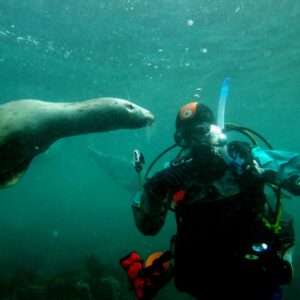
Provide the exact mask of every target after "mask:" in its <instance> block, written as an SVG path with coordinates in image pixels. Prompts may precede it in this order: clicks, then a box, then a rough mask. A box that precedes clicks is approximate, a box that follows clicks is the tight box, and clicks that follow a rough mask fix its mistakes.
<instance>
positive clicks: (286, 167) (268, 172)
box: [252, 148, 300, 196]
mask: <svg viewBox="0 0 300 300" xmlns="http://www.w3.org/2000/svg"><path fill="white" fill-rule="evenodd" d="M252 153H253V155H254V157H255V159H256V160H257V161H258V162H259V163H260V165H261V167H262V168H263V169H264V178H265V180H266V182H268V183H272V184H277V185H279V186H281V187H282V188H284V189H286V190H287V191H289V192H290V193H292V194H294V195H296V196H299V195H300V155H299V154H297V153H293V152H285V151H278V150H262V149H260V148H254V149H253V150H252Z"/></svg>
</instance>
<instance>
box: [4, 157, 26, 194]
mask: <svg viewBox="0 0 300 300" xmlns="http://www.w3.org/2000/svg"><path fill="white" fill-rule="evenodd" d="M30 162H31V160H28V161H26V162H23V163H21V164H17V165H16V168H15V169H12V170H9V172H6V173H4V172H1V170H0V189H3V188H8V187H11V186H13V185H15V184H16V183H17V182H18V181H19V180H20V179H21V178H22V177H23V175H24V173H25V172H26V170H27V168H28V167H29V165H30Z"/></svg>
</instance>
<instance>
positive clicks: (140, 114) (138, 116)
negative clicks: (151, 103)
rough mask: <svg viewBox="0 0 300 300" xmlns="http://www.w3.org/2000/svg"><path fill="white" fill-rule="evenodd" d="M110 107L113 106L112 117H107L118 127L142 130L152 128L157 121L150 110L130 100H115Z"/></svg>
mask: <svg viewBox="0 0 300 300" xmlns="http://www.w3.org/2000/svg"><path fill="white" fill-rule="evenodd" d="M108 99H109V98H108ZM110 105H111V106H112V110H111V115H110V116H109V115H107V117H109V118H110V119H111V120H110V121H112V122H113V123H115V125H118V127H121V128H128V129H133V128H141V127H145V126H150V125H152V124H153V122H154V121H155V118H154V115H153V114H152V113H151V112H150V111H149V110H147V109H145V108H143V107H141V106H139V105H136V104H134V103H132V102H130V101H128V100H123V99H115V98H113V99H112V101H111V104H110Z"/></svg>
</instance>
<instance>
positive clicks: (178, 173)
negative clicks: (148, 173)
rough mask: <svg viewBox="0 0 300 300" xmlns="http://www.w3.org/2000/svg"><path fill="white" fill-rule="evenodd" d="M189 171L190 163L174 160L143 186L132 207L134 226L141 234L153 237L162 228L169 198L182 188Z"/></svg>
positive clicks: (170, 199) (168, 205)
mask: <svg viewBox="0 0 300 300" xmlns="http://www.w3.org/2000/svg"><path fill="white" fill-rule="evenodd" d="M190 170H191V163H190V162H188V163H187V162H186V161H185V159H183V158H181V159H179V160H177V159H176V160H174V161H172V162H170V166H169V167H168V168H166V169H164V170H162V171H160V172H157V173H156V174H155V175H154V176H153V177H151V178H150V179H149V180H147V182H146V183H145V184H144V187H143V191H142V193H141V197H140V199H136V198H135V199H134V201H133V205H132V206H133V208H132V209H133V215H134V219H135V223H136V226H137V227H138V228H139V230H140V231H141V232H142V233H143V234H145V235H155V234H156V233H157V232H158V231H159V230H160V229H161V228H162V226H163V225H164V223H165V219H166V215H167V212H168V209H169V208H170V205H171V201H172V198H171V196H172V195H174V194H175V193H176V192H177V191H179V190H180V189H181V188H182V187H183V184H184V181H185V180H186V178H187V175H188V173H189V172H190ZM135 200H137V201H135Z"/></svg>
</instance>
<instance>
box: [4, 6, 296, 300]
mask: <svg viewBox="0 0 300 300" xmlns="http://www.w3.org/2000/svg"><path fill="white" fill-rule="evenodd" d="M299 20H300V2H299V1H296V0H293V1H291V0H290V1H288V0H281V1H279V0H273V1H272V0H260V1H258V0H249V1H241V0H239V1H238V0H220V1H216V0H209V1H208V0H207V1H200V0H198V1H196V0H193V1H191V0H190V1H189V0H185V1H184V0H169V1H167V0H160V1H158V0H156V1H155V0H149V1H138V0H134V1H132V0H126V1H125V0H102V1H100V0H98V1H96V0H86V1H79V0H75V1H74V0H73V1H69V0H65V1H58V0H35V1H25V0H10V1H4V0H1V1H0V72H1V80H0V85H1V98H0V103H5V102H7V101H10V100H15V99H25V98H31V99H43V100H49V101H58V102H60V101H78V100H84V99H90V98H96V97H106V96H109V97H119V98H125V99H129V100H131V101H133V102H135V103H137V104H139V105H141V106H144V107H145V108H147V109H149V110H151V111H152V112H153V113H154V114H155V116H156V120H157V121H156V124H155V125H154V126H153V127H152V129H151V131H150V132H149V131H147V130H146V129H139V130H133V131H129V130H120V131H115V132H109V133H105V134H91V135H86V136H80V137H74V138H69V139H65V140H62V141H59V142H57V143H56V144H54V145H53V146H52V147H51V148H50V150H49V151H48V152H47V153H44V154H42V155H40V157H37V158H36V159H35V160H34V161H33V163H32V164H31V166H30V168H29V170H28V171H27V172H26V174H25V176H24V177H23V178H22V180H21V181H20V182H19V183H18V184H17V185H16V186H14V187H12V188H10V189H5V190H1V191H0V198H1V199H0V200H1V203H0V205H1V210H0V239H1V247H0V269H1V270H2V272H4V270H7V269H14V268H16V267H17V266H19V265H22V266H29V267H32V268H36V269H37V270H38V272H39V273H40V274H48V273H51V272H53V273H54V272H57V271H60V270H62V269H68V268H73V267H77V266H78V265H80V263H81V262H82V259H83V258H84V257H85V256H87V255H89V254H95V255H96V256H100V257H101V258H102V259H103V260H104V261H105V262H108V263H110V264H112V265H117V264H118V260H119V258H120V257H122V256H124V255H125V254H127V253H128V252H129V251H131V250H137V251H139V252H140V253H141V254H143V255H144V256H145V255H148V254H149V253H151V251H156V250H164V249H166V248H167V247H168V245H169V238H170V237H171V235H172V234H173V233H174V231H175V224H174V220H173V216H172V215H170V217H169V218H168V220H167V221H168V222H167V224H166V226H165V228H164V229H163V230H162V232H161V233H159V235H158V236H157V237H152V238H149V237H144V236H142V235H141V234H140V233H139V232H138V231H137V230H136V228H135V226H134V223H133V219H132V215H131V210H130V201H131V194H130V193H129V192H127V191H125V190H123V189H122V188H121V187H120V186H118V185H117V184H116V182H114V181H113V180H111V179H110V178H109V177H108V176H107V174H106V173H104V172H103V170H102V169H101V168H100V167H99V166H98V165H97V164H96V163H95V161H94V160H93V159H91V157H90V156H89V153H88V151H87V147H88V146H89V147H94V148H95V149H98V150H101V151H103V152H104V153H112V154H116V155H121V156H127V157H128V158H129V159H130V158H131V151H132V150H133V149H134V148H136V147H138V148H140V149H142V151H143V152H144V153H145V156H146V162H147V163H148V164H149V163H150V161H151V159H153V158H154V157H155V156H156V154H157V153H158V152H160V151H161V150H163V149H164V148H166V147H167V146H169V145H170V144H172V143H173V140H172V137H173V133H174V119H175V115H176V113H177V111H178V109H179V107H180V106H181V105H182V104H184V103H186V102H188V101H190V100H191V99H196V100H200V101H203V103H205V104H207V105H209V106H210V107H211V108H212V109H213V110H214V111H216V109H217V99H218V96H219V89H220V85H221V83H222V81H223V79H224V78H225V77H227V76H229V77H231V79H232V80H231V89H230V95H229V98H228V105H227V108H226V121H230V122H235V123H239V124H242V125H244V126H249V127H252V128H253V129H256V130H258V131H259V132H260V133H262V134H263V135H264V136H266V137H268V139H269V141H270V142H271V143H272V145H273V146H274V147H275V148H278V149H282V150H289V151H295V152H299V151H300V149H299V143H300V135H299V133H298V128H299V126H300V121H299V113H300V106H299V100H300V93H299V90H300V89H299V78H300V38H299V37H300V26H299V25H300V24H299ZM195 94H197V95H196V96H194V95H195ZM132 172H134V170H132ZM125 176H126V174H125ZM298 201H299V198H295V199H294V200H293V201H290V202H289V203H286V206H287V208H288V209H289V210H291V211H292V212H293V213H294V214H295V215H296V225H297V227H300V225H299V218H297V214H299V213H300V205H299V203H298ZM298 231H299V230H298ZM295 264H296V275H295V281H294V282H293V284H292V285H290V286H289V287H288V288H287V291H286V292H287V297H286V299H296V298H295V297H296V296H295V295H297V293H299V292H297V291H299V289H300V279H299V278H300V276H299V275H298V273H299V271H297V265H298V270H300V259H299V255H297V253H296V257H295ZM297 272H298V273H297ZM168 289H169V290H168V293H167V292H162V293H163V296H161V298H162V299H175V298H176V297H179V298H178V299H183V296H182V295H180V296H178V293H176V292H175V291H174V290H173V289H172V288H171V287H168ZM169 294H171V295H169ZM168 297H170V298H168Z"/></svg>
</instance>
